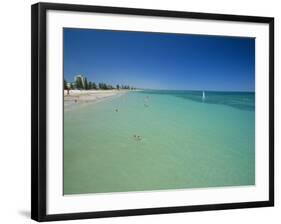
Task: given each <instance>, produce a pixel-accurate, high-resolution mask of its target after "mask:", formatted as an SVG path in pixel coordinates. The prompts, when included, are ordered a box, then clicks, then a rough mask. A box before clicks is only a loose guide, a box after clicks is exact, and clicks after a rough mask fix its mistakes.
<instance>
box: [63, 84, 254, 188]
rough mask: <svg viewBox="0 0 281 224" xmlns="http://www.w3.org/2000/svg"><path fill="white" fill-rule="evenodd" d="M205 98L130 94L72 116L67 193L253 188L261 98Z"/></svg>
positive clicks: (67, 117) (68, 118) (67, 119)
mask: <svg viewBox="0 0 281 224" xmlns="http://www.w3.org/2000/svg"><path fill="white" fill-rule="evenodd" d="M205 96H206V97H205V100H202V91H152V90H150V91H140V92H129V93H126V94H124V95H121V96H116V97H112V98H111V99H106V100H104V101H102V102H98V103H88V104H87V105H81V106H77V107H75V108H73V109H72V110H70V111H66V112H65V113H64V194H82V193H107V192H128V191H151V190H168V189H183V188H206V187H222V186H241V185H254V184H255V95H254V93H245V92H211V91H205ZM115 109H118V112H116V111H115ZM135 136H140V137H139V138H138V137H135Z"/></svg>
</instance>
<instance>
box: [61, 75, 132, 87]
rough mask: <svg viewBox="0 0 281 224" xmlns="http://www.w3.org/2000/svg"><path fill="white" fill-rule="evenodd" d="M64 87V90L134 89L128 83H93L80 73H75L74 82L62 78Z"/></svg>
mask: <svg viewBox="0 0 281 224" xmlns="http://www.w3.org/2000/svg"><path fill="white" fill-rule="evenodd" d="M64 89H65V90H70V89H80V90H81V89H83V90H97V89H102V90H111V89H117V90H119V89H128V90H132V89H135V87H133V86H129V85H119V84H117V85H116V86H114V85H110V84H106V83H103V82H101V83H95V82H92V81H88V79H87V78H86V77H84V76H82V75H77V76H75V78H74V82H68V81H67V80H65V79H64Z"/></svg>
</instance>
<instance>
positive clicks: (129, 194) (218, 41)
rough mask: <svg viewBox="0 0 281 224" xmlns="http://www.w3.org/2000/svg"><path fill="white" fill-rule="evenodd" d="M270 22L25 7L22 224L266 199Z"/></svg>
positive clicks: (270, 195) (269, 192)
mask: <svg viewBox="0 0 281 224" xmlns="http://www.w3.org/2000/svg"><path fill="white" fill-rule="evenodd" d="M273 76H274V19H273V18H269V17H253V16H240V15H239V16H238V15H222V14H209V13H194V12H180V11H163V10H149V9H133V8H115V7H102V6H86V5H68V4H53V3H38V4H35V5H33V6H32V208H31V209H32V212H31V216H32V219H34V220H37V221H53V220H67V219H82V218H99V217H113V216H130V215H145V214H160V213H175V212H190V211H204V210H219V209H234V208H251V207H262V206H273V205H274V152H273V147H274V89H273V88H274V83H273V81H274V78H273Z"/></svg>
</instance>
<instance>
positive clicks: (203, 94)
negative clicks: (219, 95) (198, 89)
mask: <svg viewBox="0 0 281 224" xmlns="http://www.w3.org/2000/svg"><path fill="white" fill-rule="evenodd" d="M205 99H206V96H205V91H203V92H202V100H203V101H204V100H205Z"/></svg>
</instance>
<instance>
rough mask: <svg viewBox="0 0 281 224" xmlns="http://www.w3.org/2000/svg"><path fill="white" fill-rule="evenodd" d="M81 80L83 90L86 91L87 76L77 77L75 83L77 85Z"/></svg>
mask: <svg viewBox="0 0 281 224" xmlns="http://www.w3.org/2000/svg"><path fill="white" fill-rule="evenodd" d="M79 80H81V84H82V88H83V89H85V88H86V78H85V76H83V75H76V76H75V77H74V82H75V83H77V82H78V81H79ZM76 87H77V86H76ZM77 88H79V87H77Z"/></svg>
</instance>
